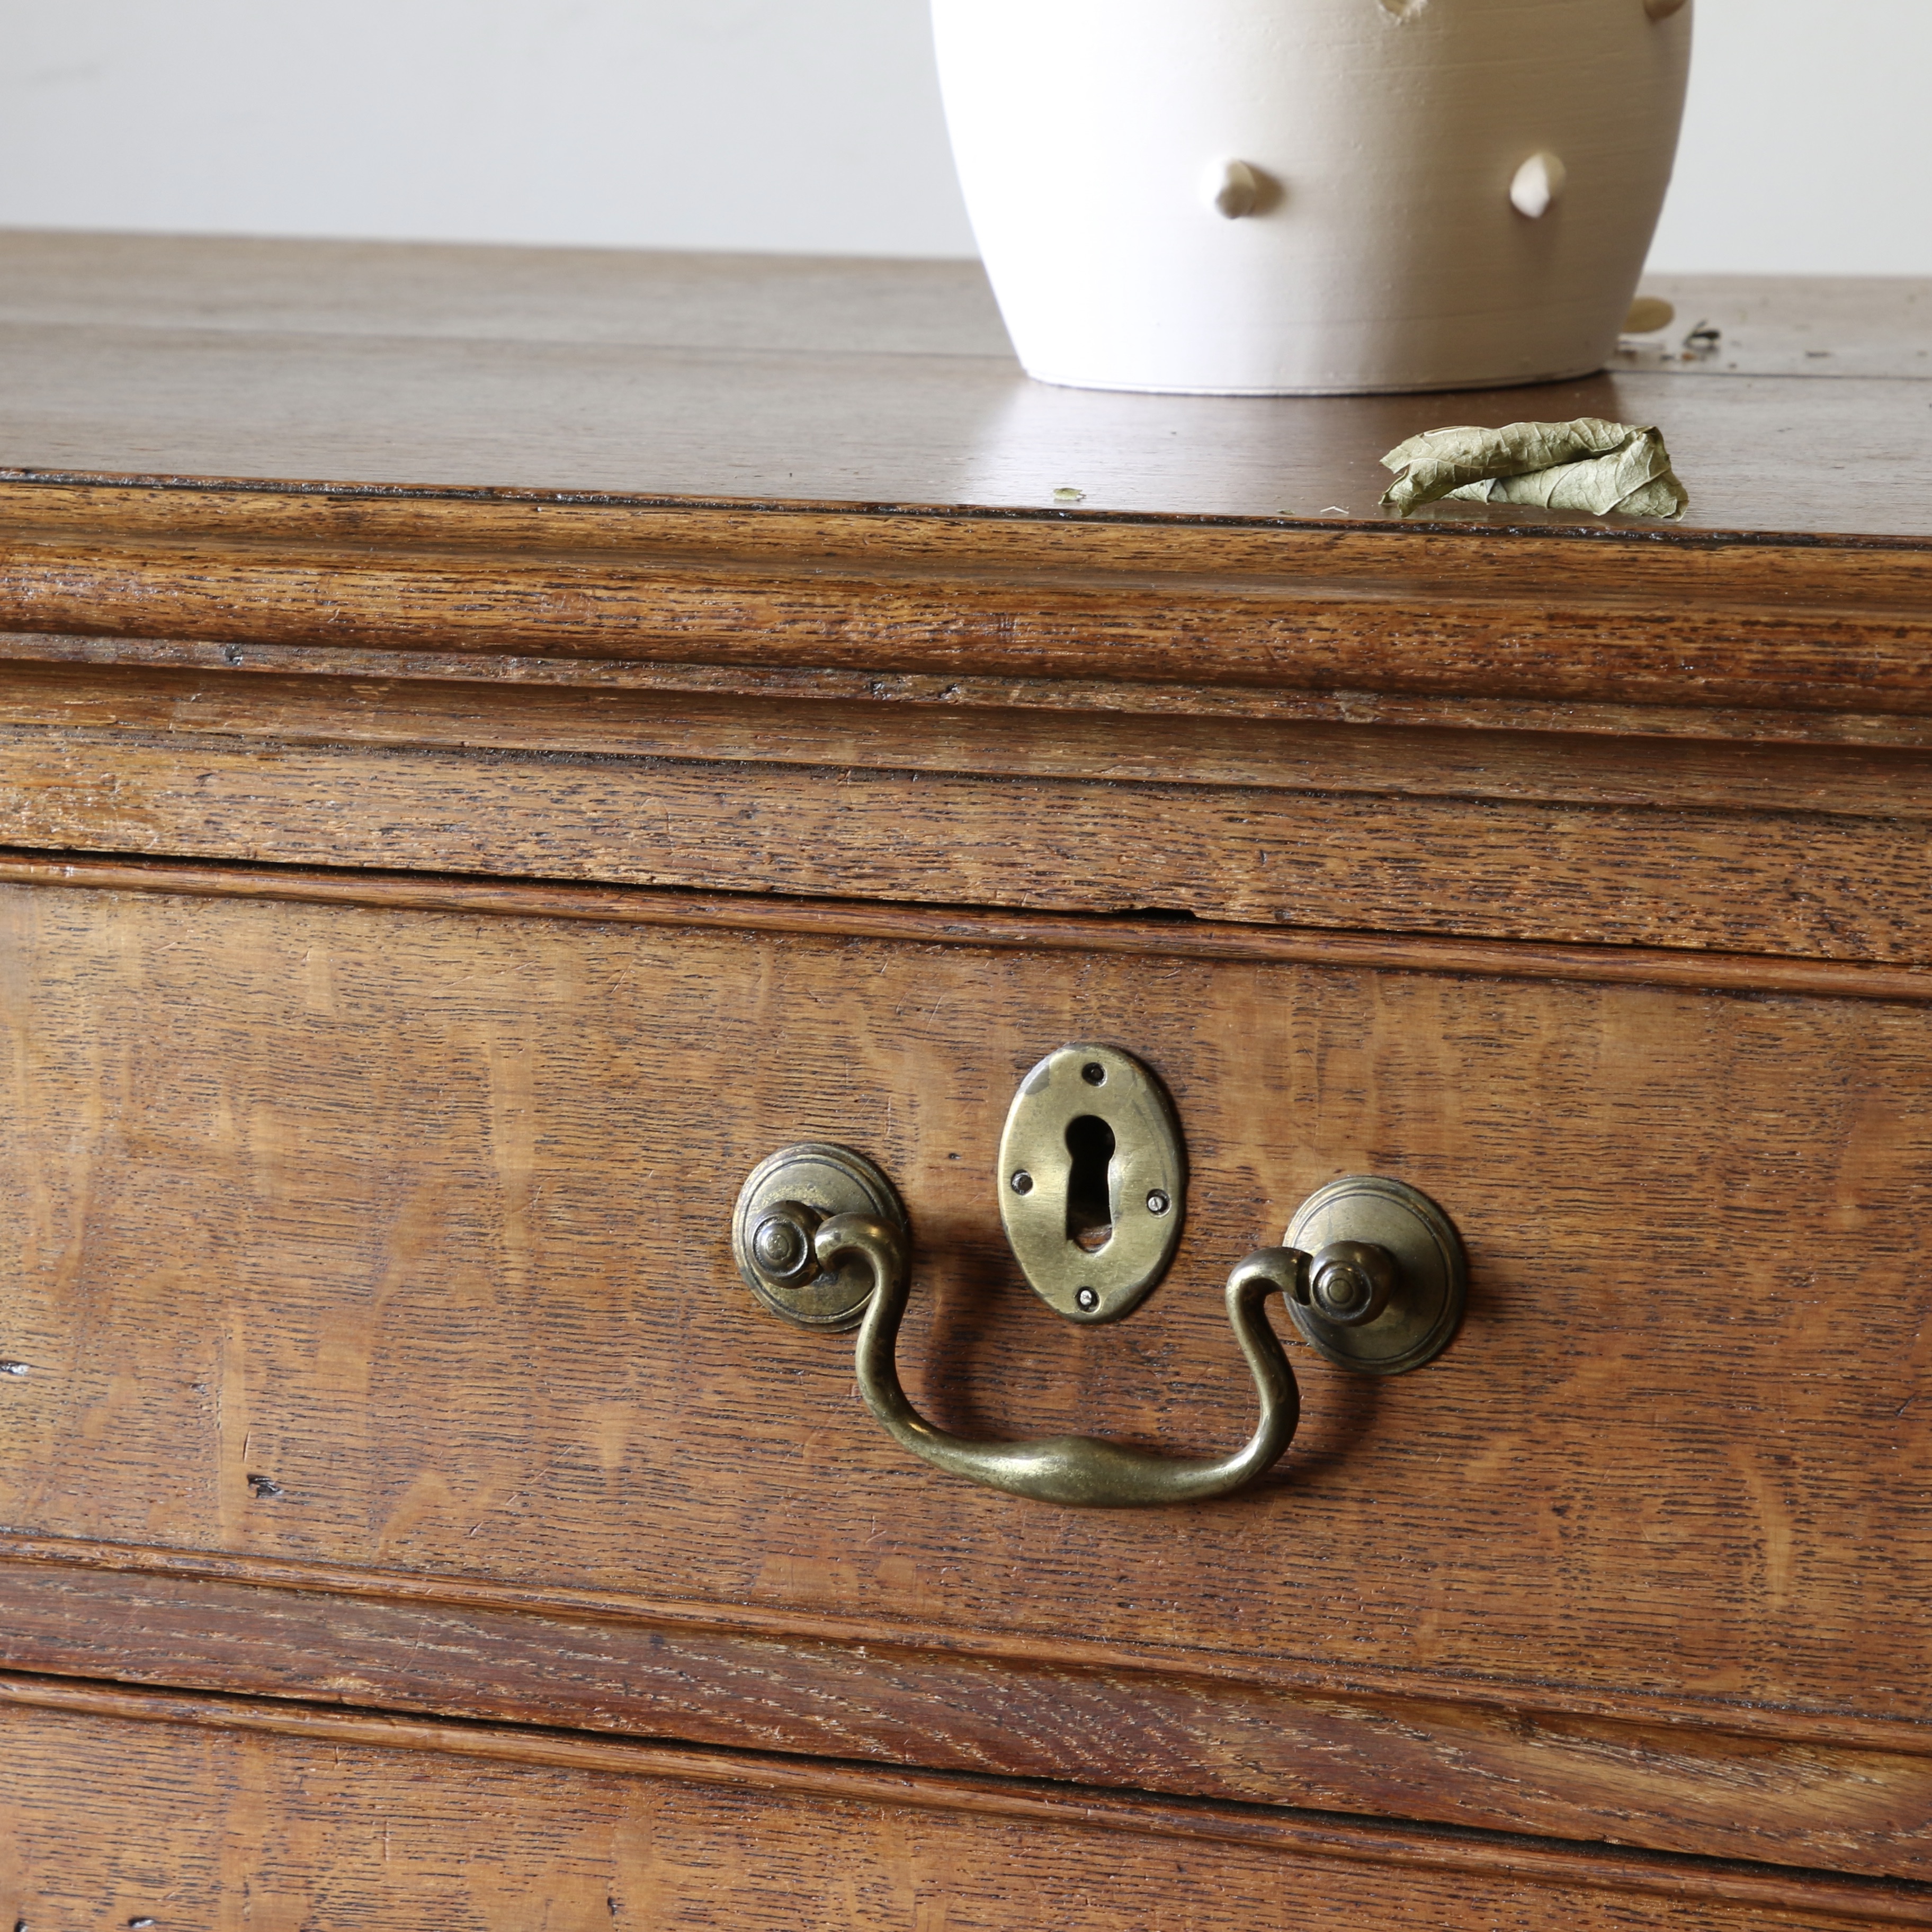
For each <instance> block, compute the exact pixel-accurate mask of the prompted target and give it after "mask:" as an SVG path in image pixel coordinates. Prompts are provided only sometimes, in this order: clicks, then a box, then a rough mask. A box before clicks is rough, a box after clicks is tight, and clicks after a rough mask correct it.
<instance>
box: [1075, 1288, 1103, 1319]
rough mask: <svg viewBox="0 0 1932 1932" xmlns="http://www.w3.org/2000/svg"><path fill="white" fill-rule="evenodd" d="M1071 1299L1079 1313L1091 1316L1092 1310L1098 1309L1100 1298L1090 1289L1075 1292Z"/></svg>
mask: <svg viewBox="0 0 1932 1932" xmlns="http://www.w3.org/2000/svg"><path fill="white" fill-rule="evenodd" d="M1073 1299H1074V1301H1075V1302H1076V1304H1078V1305H1079V1308H1080V1310H1081V1312H1082V1313H1083V1314H1087V1315H1091V1314H1092V1313H1093V1312H1094V1310H1095V1309H1097V1308H1098V1307H1100V1296H1099V1295H1098V1294H1097V1293H1096V1292H1095V1291H1094V1289H1091V1288H1083V1289H1078V1290H1076V1292H1075V1294H1074V1297H1073Z"/></svg>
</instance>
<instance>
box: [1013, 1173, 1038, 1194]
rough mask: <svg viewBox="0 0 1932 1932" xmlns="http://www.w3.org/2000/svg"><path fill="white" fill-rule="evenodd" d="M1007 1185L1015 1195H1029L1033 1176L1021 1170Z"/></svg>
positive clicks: (1031, 1190) (1031, 1189)
mask: <svg viewBox="0 0 1932 1932" xmlns="http://www.w3.org/2000/svg"><path fill="white" fill-rule="evenodd" d="M1007 1185H1008V1186H1009V1187H1011V1188H1012V1189H1013V1192H1014V1193H1016V1194H1031V1193H1032V1192H1033V1176H1032V1175H1030V1174H1029V1173H1028V1172H1027V1171H1026V1169H1025V1168H1022V1169H1020V1171H1019V1172H1018V1173H1017V1174H1016V1175H1014V1176H1013V1179H1012V1180H1011V1181H1010V1182H1008V1183H1007Z"/></svg>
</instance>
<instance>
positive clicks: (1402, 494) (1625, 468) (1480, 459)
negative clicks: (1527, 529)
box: [1382, 416, 1691, 517]
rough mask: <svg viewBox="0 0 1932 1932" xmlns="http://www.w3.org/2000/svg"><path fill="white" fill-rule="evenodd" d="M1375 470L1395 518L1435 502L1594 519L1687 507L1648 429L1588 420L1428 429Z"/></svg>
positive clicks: (1655, 434)
mask: <svg viewBox="0 0 1932 1932" xmlns="http://www.w3.org/2000/svg"><path fill="white" fill-rule="evenodd" d="M1382 466H1383V468H1384V469H1392V470H1394V472H1396V480H1395V481H1394V483H1393V484H1391V486H1390V487H1389V490H1388V493H1387V494H1386V495H1385V496H1384V497H1383V498H1382V506H1383V508H1385V509H1392V510H1394V511H1395V512H1396V513H1397V515H1399V516H1404V517H1406V516H1408V515H1409V514H1412V512H1414V511H1417V510H1419V509H1421V508H1422V507H1423V505H1424V504H1426V503H1435V502H1441V501H1442V499H1444V498H1445V497H1451V498H1457V499H1461V500H1462V501H1463V502H1471V503H1531V504H1535V505H1539V506H1540V507H1541V508H1544V509H1549V510H1587V511H1589V512H1590V514H1592V516H1598V517H1607V516H1625V517H1681V516H1682V515H1683V514H1684V512H1685V510H1686V509H1687V508H1689V506H1690V502H1691V493H1690V492H1689V491H1688V490H1686V489H1685V487H1684V485H1683V484H1682V483H1680V482H1679V481H1678V479H1677V475H1676V472H1675V471H1674V470H1673V469H1672V468H1671V466H1670V451H1669V450H1667V449H1665V448H1664V437H1663V436H1662V434H1661V433H1660V432H1659V431H1657V430H1656V429H1655V428H1646V427H1634V426H1633V425H1631V424H1629V423H1616V422H1604V420H1603V419H1601V417H1598V416H1582V417H1580V418H1578V419H1577V421H1576V422H1563V423H1535V422H1522V423H1506V424H1505V425H1503V427H1502V428H1500V429H1482V428H1460V429H1432V430H1429V431H1425V432H1424V434H1422V435H1421V436H1412V437H1410V438H1409V440H1408V441H1407V442H1406V443H1403V444H1400V445H1399V446H1397V448H1395V449H1392V450H1391V451H1390V452H1389V453H1388V455H1386V456H1385V457H1384V458H1382Z"/></svg>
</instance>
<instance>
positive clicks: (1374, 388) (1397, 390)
mask: <svg viewBox="0 0 1932 1932" xmlns="http://www.w3.org/2000/svg"><path fill="white" fill-rule="evenodd" d="M1606 362H1607V358H1605V357H1604V356H1598V357H1596V358H1595V359H1594V360H1592V361H1590V362H1583V363H1580V364H1577V365H1575V366H1574V367H1573V368H1568V369H1559V370H1558V371H1556V373H1555V374H1552V375H1547V376H1516V375H1511V376H1475V377H1452V378H1450V379H1448V380H1444V381H1433V382H1427V383H1296V384H1294V385H1292V386H1290V385H1289V384H1286V383H1257V384H1255V385H1253V386H1246V385H1244V386H1242V387H1241V388H1239V389H1236V388H1234V387H1232V386H1226V385H1223V386H1211V385H1208V384H1195V383H1113V382H1094V381H1091V380H1088V378H1086V377H1079V376H1049V375H1047V374H1045V373H1043V371H1040V370H1037V369H1029V370H1028V371H1027V372H1026V373H1027V374H1028V376H1029V377H1031V379H1032V380H1034V382H1036V383H1045V384H1046V386H1047V387H1048V388H1049V389H1085V390H1088V391H1089V392H1097V393H1102V394H1106V395H1116V396H1227V397H1242V396H1245V397H1248V398H1258V397H1269V396H1274V397H1285V396H1457V395H1463V394H1465V393H1474V392H1476V391H1478V390H1483V389H1535V388H1536V387H1537V386H1539V385H1540V384H1543V383H1578V382H1581V381H1582V380H1583V379H1584V378H1585V377H1587V376H1595V375H1598V374H1601V373H1602V371H1603V370H1604V366H1605V364H1606Z"/></svg>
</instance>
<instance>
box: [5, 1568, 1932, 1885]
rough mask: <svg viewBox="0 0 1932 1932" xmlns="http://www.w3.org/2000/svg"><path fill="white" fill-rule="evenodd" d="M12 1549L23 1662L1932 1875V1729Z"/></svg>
mask: <svg viewBox="0 0 1932 1932" xmlns="http://www.w3.org/2000/svg"><path fill="white" fill-rule="evenodd" d="M0 1551H4V1553H5V1556H7V1557H8V1558H10V1559H15V1560H11V1561H0V1620H4V1626H5V1632H6V1634H5V1640H4V1644H0V1655H4V1658H5V1663H6V1664H7V1667H9V1668H10V1669H14V1670H33V1671H42V1672H49V1673H58V1674H61V1675H63V1676H70V1675H77V1676H83V1677H103V1678H105V1677H112V1678H113V1679H116V1680H118V1681H119V1682H136V1683H145V1684H151V1685H165V1686H168V1687H171V1688H180V1687H187V1688H196V1689H201V1690H204V1691H219V1692H223V1693H229V1694H233V1693H237V1692H248V1693H254V1694H263V1695H269V1696H273V1697H293V1698H301V1699H307V1700H321V1701H326V1702H328V1703H340V1704H347V1705H354V1706H366V1707H369V1708H372V1709H374V1708H380V1709H387V1710H392V1711H406V1712H420V1713H432V1714H437V1715H446V1716H452V1717H459V1718H485V1719H490V1720H493V1721H499V1722H509V1723H519V1724H545V1725H551V1726H567V1727H571V1728H573V1729H579V1730H586V1731H595V1732H598V1733H606V1734H616V1735H626V1734H628V1735H630V1736H640V1737H646V1738H658V1739H662V1738H667V1737H676V1738H682V1739H688V1740H694V1741H696V1742H701V1743H706V1744H712V1745H726V1746H730V1747H733V1748H739V1749H746V1748H749V1749H755V1750H763V1751H781V1752H785V1753H788V1754H793V1755H805V1756H815V1757H835V1758H840V1759H850V1760H873V1761H876V1762H882V1763H892V1764H899V1765H904V1766H923V1767H925V1768H926V1769H932V1770H941V1771H954V1772H974V1773H982V1774H983V1773H989V1772H992V1773H1000V1774H1004V1775H1009V1776H1013V1777H1020V1778H1043V1779H1048V1780H1051V1781H1056V1782H1059V1783H1062V1784H1064V1783H1067V1782H1073V1783H1076V1784H1087V1785H1093V1786H1112V1787H1125V1788H1128V1789H1138V1790H1148V1791H1161V1792H1165V1793H1170V1794H1175V1795H1179V1796H1186V1797H1190V1798H1201V1799H1214V1800H1222V1801H1226V1800H1236V1801H1241V1802H1250V1803H1257V1802H1259V1803H1268V1804H1271V1805H1292V1806H1296V1807H1299V1808H1304V1809H1309V1808H1313V1809H1315V1810H1319V1811H1325V1812H1331V1813H1335V1814H1349V1815H1351V1816H1354V1817H1367V1816H1378V1817H1390V1818H1405V1817H1406V1818H1415V1819H1424V1820H1431V1821H1433V1822H1436V1823H1442V1824H1446V1825H1452V1826H1463V1827H1469V1828H1478V1829H1487V1830H1491V1831H1506V1832H1530V1833H1535V1834H1538V1835H1547V1836H1553V1837H1559V1838H1566V1839H1588V1840H1590V1841H1602V1842H1605V1843H1620V1844H1625V1845H1638V1846H1646V1847H1649V1848H1650V1849H1655V1850H1660V1851H1665V1852H1677V1853H1682V1854H1691V1855H1703V1856H1706V1857H1718V1858H1745V1859H1751V1860H1757V1861H1765V1862H1769V1863H1772V1864H1802V1865H1805V1866H1812V1867H1818V1868H1820V1869H1831V1870H1838V1871H1843V1872H1858V1873H1867V1874H1870V1875H1873V1876H1894V1877H1903V1878H1907V1879H1916V1880H1919V1881H1921V1882H1932V1824H1928V1822H1927V1820H1928V1818H1932V1727H1926V1726H1923V1725H1912V1724H1901V1723H1898V1722H1896V1721H1894V1722H1892V1723H1889V1724H1885V1723H1878V1724H1874V1723H1873V1722H1872V1721H1870V1720H1864V1721H1858V1720H1855V1719H1846V1718H1829V1717H1826V1718H1821V1717H1820V1716H1819V1715H1816V1714H1807V1713H1794V1712H1787V1711H1781V1710H1777V1709H1766V1708H1763V1707H1750V1706H1739V1705H1737V1704H1736V1703H1730V1704H1727V1703H1723V1702H1721V1701H1719V1700H1702V1701H1695V1700H1679V1701H1677V1702H1676V1703H1671V1702H1670V1700H1644V1699H1643V1698H1627V1699H1622V1700H1619V1699H1616V1698H1610V1699H1608V1700H1606V1699H1604V1698H1603V1697H1601V1696H1599V1697H1597V1698H1595V1699H1592V1698H1590V1697H1587V1696H1580V1695H1578V1694H1576V1693H1574V1692H1571V1693H1570V1694H1568V1696H1566V1695H1565V1694H1564V1693H1563V1692H1562V1691H1561V1690H1559V1689H1555V1688H1553V1687H1550V1686H1547V1685H1514V1686H1510V1687H1507V1688H1505V1687H1498V1686H1493V1685H1486V1684H1484V1683H1482V1682H1474V1681H1471V1680H1469V1679H1467V1678H1464V1679H1460V1680H1458V1681H1456V1682H1453V1683H1450V1682H1444V1681H1442V1679H1437V1680H1436V1682H1433V1683H1430V1682H1428V1681H1427V1680H1426V1679H1422V1678H1419V1677H1412V1679H1411V1681H1410V1682H1407V1683H1406V1684H1404V1683H1402V1682H1400V1676H1401V1673H1388V1676H1387V1677H1386V1678H1385V1681H1383V1682H1380V1683H1364V1682H1359V1681H1358V1682H1355V1683H1349V1682H1346V1681H1343V1677H1342V1674H1337V1681H1335V1682H1331V1683H1329V1684H1328V1685H1323V1684H1322V1683H1321V1682H1320V1681H1319V1679H1320V1676H1321V1673H1319V1671H1311V1670H1304V1672H1303V1673H1301V1679H1302V1681H1300V1682H1297V1681H1295V1679H1296V1675H1297V1673H1295V1671H1293V1670H1292V1669H1291V1670H1287V1671H1268V1670H1263V1669H1257V1668H1256V1666H1255V1665H1254V1664H1249V1665H1248V1666H1247V1667H1246V1669H1245V1670H1244V1668H1243V1667H1242V1665H1241V1664H1240V1663H1239V1662H1238V1661H1236V1660H1233V1659H1228V1658H1223V1659H1220V1660H1218V1661H1219V1663H1220V1670H1219V1671H1218V1672H1217V1671H1216V1670H1212V1669H1207V1668H1204V1664H1206V1663H1208V1662H1209V1661H1210V1660H1206V1659H1204V1658H1202V1656H1201V1655H1199V1653H1195V1654H1192V1655H1190V1654H1188V1653H1186V1652H1181V1653H1177V1654H1174V1655H1169V1656H1166V1657H1163V1658H1157V1657H1155V1656H1154V1655H1151V1654H1146V1653H1144V1654H1143V1655H1141V1656H1139V1658H1133V1657H1132V1656H1131V1655H1130V1657H1129V1658H1125V1659H1123V1658H1118V1657H1116V1658H1113V1659H1112V1660H1109V1661H1101V1659H1100V1658H1096V1657H1088V1658H1080V1657H1079V1655H1078V1652H1079V1649H1081V1648H1082V1647H1081V1646H1078V1645H1076V1646H1072V1647H1071V1648H1073V1650H1074V1651H1075V1652H1076V1655H1074V1656H1073V1657H1072V1658H1065V1657H1062V1658H1054V1657H1052V1655H1051V1654H1050V1653H1051V1652H1052V1649H1054V1648H1055V1646H1051V1645H1045V1646H1036V1648H1037V1649H1039V1650H1040V1651H1043V1652H1047V1653H1049V1654H1047V1655H1034V1656H1031V1657H1029V1656H1028V1655H1025V1654H1024V1652H1023V1651H1022V1652H1015V1651H1013V1650H1011V1649H1009V1651H1008V1652H1007V1654H1006V1655H995V1654H993V1653H994V1652H995V1649H996V1648H997V1647H996V1646H992V1645H986V1644H983V1645H981V1646H979V1647H978V1649H975V1648H974V1645H973V1643H972V1640H971V1639H970V1638H968V1639H967V1640H965V1642H963V1643H962V1641H961V1640H960V1639H959V1638H958V1637H955V1638H954V1639H953V1642H952V1643H950V1645H947V1646H944V1647H941V1646H940V1645H938V1644H937V1643H935V1635H936V1633H935V1632H934V1631H931V1630H927V1631H896V1632H895V1631H892V1630H890V1629H889V1628H879V1627H877V1626H874V1627H870V1628H868V1627H866V1626H865V1625H862V1624H860V1625H856V1626H855V1627H854V1628H849V1629H848V1630H847V1631H845V1632H844V1634H843V1635H842V1637H840V1638H831V1637H823V1636H820V1637H814V1636H813V1635H811V1634H809V1633H808V1631H805V1630H804V1629H802V1628H797V1627H792V1628H786V1627H784V1625H781V1624H778V1622H777V1621H776V1620H775V1619H767V1620H766V1621H767V1623H768V1625H770V1626H772V1627H769V1628H766V1630H764V1631H762V1632H754V1631H749V1630H745V1629H737V1630H733V1629H728V1628H720V1627H719V1625H720V1621H721V1620H720V1619H719V1618H718V1610H716V1609H715V1608H711V1609H709V1610H707V1609H706V1607H703V1606H698V1605H691V1606H687V1607H684V1608H683V1610H682V1614H681V1615H679V1616H676V1617H674V1618H662V1617H661V1616H658V1615H657V1614H655V1613H654V1610H653V1608H652V1607H648V1606H645V1605H642V1604H636V1603H632V1604H630V1605H628V1606H625V1605H622V1604H613V1603H610V1602H607V1601H589V1602H584V1603H582V1604H580V1606H579V1607H577V1608H576V1609H575V1610H574V1612H572V1611H571V1610H566V1609H565V1607H563V1606H562V1605H557V1606H554V1607H550V1608H548V1609H544V1610H538V1609H535V1608H533V1607H530V1606H529V1604H519V1603H518V1602H517V1601H516V1598H517V1595H518V1594H519V1593H517V1592H509V1591H505V1590H502V1589H490V1588H489V1587H487V1586H469V1587H468V1588H467V1589H461V1588H455V1587H452V1586H450V1585H449V1584H447V1583H441V1584H439V1583H437V1582H434V1581H432V1580H425V1579H410V1578H407V1577H403V1576H401V1575H398V1574H393V1573H392V1574H389V1575H386V1576H385V1575H381V1574H374V1575H367V1574H365V1575H357V1576H350V1575H345V1574H344V1573H343V1572H342V1571H341V1569H340V1568H339V1567H338V1566H331V1565H307V1566H286V1565H285V1566H281V1568H282V1569H283V1571H284V1575H285V1576H287V1575H289V1574H293V1576H294V1577H298V1578H299V1579H300V1580H302V1581H303V1582H305V1583H306V1584H307V1585H308V1588H306V1589H301V1588H289V1587H284V1586H278V1587H275V1588H273V1589H263V1587H261V1586H260V1585H259V1584H257V1583H240V1582H236V1581H232V1580H229V1579H226V1578H224V1577H219V1576H214V1575H209V1574H202V1575H199V1576H195V1575H193V1574H189V1573H190V1571H191V1569H192V1565H191V1563H190V1562H184V1561H183V1560H182V1559H180V1558H178V1557H177V1558H176V1559H175V1560H174V1562H172V1563H168V1564H166V1566H165V1567H163V1564H161V1563H157V1562H154V1560H153V1559H154V1558H155V1557H159V1556H161V1554H162V1553H158V1552H157V1553H152V1554H151V1556H150V1557H149V1559H148V1562H149V1567H148V1568H145V1569H136V1568H134V1566H135V1565H136V1562H138V1561H139V1558H138V1556H137V1555H136V1553H134V1552H132V1551H130V1550H127V1549H126V1548H125V1547H121V1548H118V1549H115V1548H113V1547H109V1546H94V1547H83V1550H81V1551H80V1552H78V1553H74V1552H71V1551H70V1550H69V1549H68V1548H66V1547H63V1546H62V1545H61V1544H58V1543H57V1542H53V1541H46V1540H42V1541H40V1542H39V1543H38V1544H34V1545H28V1546H26V1547H22V1545H21V1544H20V1543H19V1542H17V1541H14V1542H12V1543H11V1544H0ZM71 1554H80V1555H81V1556H84V1558H85V1559H86V1560H85V1561H83V1562H71V1561H65V1560H63V1559H66V1558H68V1557H69V1556H70V1555H71ZM21 1559H25V1560H21ZM34 1559H40V1560H34ZM47 1559H52V1560H51V1561H49V1560H47ZM208 1567H209V1568H214V1567H217V1566H208ZM239 1567H240V1568H242V1571H243V1573H244V1574H248V1573H250V1572H251V1571H260V1569H262V1568H265V1567H267V1566H263V1565H260V1563H259V1562H255V1563H249V1562H242V1564H241V1565H239ZM130 1571H132V1573H133V1574H130ZM521 1594H523V1595H532V1594H535V1593H529V1592H525V1593H521ZM1095 1648H1098V1647H1095ZM1390 1679H1394V1680H1396V1681H1389V1680H1390ZM1646 1703H1650V1705H1651V1706H1652V1708H1650V1709H1646V1708H1645V1706H1646ZM1592 1704H1595V1706H1597V1707H1598V1708H1596V1709H1592V1708H1591V1706H1592ZM1606 1705H1607V1706H1608V1708H1605V1706H1606ZM1565 1706H1569V1707H1570V1708H1567V1709H1566V1708H1565ZM1859 1733H1865V1734H1866V1735H1864V1736H1859V1735H1858V1734H1859ZM1874 1734H1875V1735H1874Z"/></svg>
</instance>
